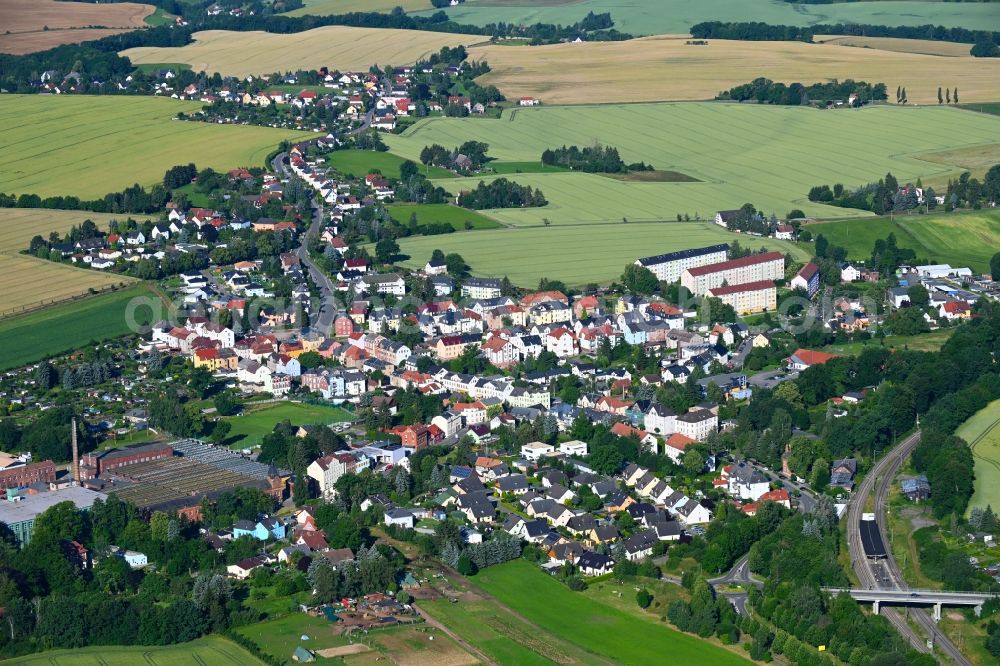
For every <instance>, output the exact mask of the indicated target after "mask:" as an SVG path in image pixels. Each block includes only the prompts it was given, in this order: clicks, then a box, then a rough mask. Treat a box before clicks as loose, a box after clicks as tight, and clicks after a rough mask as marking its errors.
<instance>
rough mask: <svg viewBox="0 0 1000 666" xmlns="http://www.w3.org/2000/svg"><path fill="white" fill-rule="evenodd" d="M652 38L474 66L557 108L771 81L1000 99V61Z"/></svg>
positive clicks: (509, 55) (912, 95)
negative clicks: (848, 82) (952, 91)
mask: <svg viewBox="0 0 1000 666" xmlns="http://www.w3.org/2000/svg"><path fill="white" fill-rule="evenodd" d="M686 41H687V40H686V39H684V38H676V37H674V38H665V37H647V38H643V39H634V40H630V41H625V42H589V43H577V44H574V43H569V44H554V45H551V46H537V47H518V48H514V47H510V46H499V45H487V46H482V47H477V48H474V49H472V51H471V57H473V58H476V59H485V60H487V61H489V63H490V67H491V68H492V71H491V72H490V73H489V74H486V75H485V76H483V77H481V78H480V79H479V81H480V82H481V83H483V84H487V83H492V84H494V85H496V86H497V87H499V88H500V89H501V90H502V91H503V92H504V94H505V95H507V97H509V98H516V97H518V96H522V95H533V96H536V97H539V98H540V99H541V100H542V102H543V103H548V104H585V103H600V102H647V101H659V100H698V99H711V98H713V97H715V96H716V95H717V94H718V93H719V91H721V90H728V89H729V88H732V87H733V86H736V85H740V84H742V83H747V82H749V81H752V80H753V79H755V78H757V77H759V76H764V77H767V78H769V79H772V80H775V81H782V82H785V83H791V82H795V81H798V82H801V83H806V84H809V83H817V82H821V81H828V80H830V79H834V78H836V79H840V80H843V79H848V78H853V79H858V80H864V81H869V82H874V83H885V84H886V85H887V86H888V87H889V89H890V91H892V93H890V98H891V99H894V93H895V89H896V87H897V86H902V87H905V88H906V91H907V97H908V99H909V102H910V103H911V104H937V89H938V86H942V87H948V88H955V87H957V88H958V89H959V93H960V100H961V101H962V102H978V101H994V100H998V99H1000V58H973V57H971V56H964V57H942V56H935V55H925V54H920V53H900V52H895V51H881V50H877V49H866V48H847V47H844V46H837V45H832V44H806V43H804V42H743V41H726V40H709V44H708V45H707V46H694V45H688V44H686V43H685V42H686Z"/></svg>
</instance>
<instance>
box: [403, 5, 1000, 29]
mask: <svg viewBox="0 0 1000 666" xmlns="http://www.w3.org/2000/svg"><path fill="white" fill-rule="evenodd" d="M433 11H437V10H433ZM445 11H446V12H447V14H448V18H450V19H452V20H454V21H457V22H459V23H471V24H474V25H485V24H487V23H497V22H504V23H514V24H522V23H538V22H541V23H562V24H568V23H574V22H576V21H579V20H580V19H582V18H583V17H584V16H585V15H586V14H587V12H594V13H595V14H600V13H603V12H611V18H612V19H614V21H615V28H617V29H618V30H621V31H623V32H628V33H631V34H633V35H657V34H663V33H674V34H680V33H686V32H688V30H689V29H690V28H691V26H692V25H694V24H695V23H700V22H702V21H762V22H764V23H779V24H785V25H813V24H816V23H869V24H873V25H925V24H927V23H932V24H934V25H944V26H946V27H965V28H972V29H978V30H996V29H997V28H1000V16H998V13H997V12H996V10H995V8H992V7H990V5H989V3H961V4H954V3H946V2H934V1H927V2H919V1H913V0H900V1H898V2H845V3H834V4H824V5H811V4H801V3H796V4H789V3H786V2H775V1H773V0H716V1H715V2H690V0H629V2H621V0H580V1H578V2H572V1H569V2H567V1H566V0H542V1H538V0H469V1H468V2H466V3H465V4H462V5H459V6H457V7H449V8H446V9H445ZM421 13H422V14H424V15H429V14H431V13H432V11H427V12H421Z"/></svg>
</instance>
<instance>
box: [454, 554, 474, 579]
mask: <svg viewBox="0 0 1000 666" xmlns="http://www.w3.org/2000/svg"><path fill="white" fill-rule="evenodd" d="M455 570H456V571H458V573H460V574H462V575H463V576H475V575H476V573H477V572H478V571H479V569H478V568H476V564H475V563H474V562H473V561H472V560H471V559H470V558H469V556H468V555H462V556H461V557H460V558H458V562H457V563H456V564H455Z"/></svg>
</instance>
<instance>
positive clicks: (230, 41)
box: [121, 25, 486, 77]
mask: <svg viewBox="0 0 1000 666" xmlns="http://www.w3.org/2000/svg"><path fill="white" fill-rule="evenodd" d="M193 37H194V43H192V44H187V45H185V46H140V47H136V48H132V49H128V50H126V51H122V53H121V55H123V56H126V57H128V58H130V59H131V60H132V62H134V63H144V62H185V63H188V64H189V65H191V67H192V68H193V69H194V70H196V71H201V70H204V71H206V72H210V73H214V72H219V73H220V74H222V75H224V76H239V77H244V76H251V75H259V74H269V73H271V72H276V71H279V72H284V71H288V70H291V71H295V70H298V69H317V68H319V67H323V66H326V67H329V68H330V69H331V70H334V69H336V70H340V71H350V70H360V71H368V68H369V67H371V66H372V65H373V64H378V65H380V66H382V67H385V66H386V65H409V64H412V63H414V62H416V61H417V60H420V59H421V58H423V57H426V56H429V55H430V54H432V53H436V52H437V51H439V50H441V47H442V46H458V45H460V44H476V43H479V42H482V41H483V40H484V39H486V38H485V37H483V36H482V35H458V34H452V33H443V32H429V31H423V30H422V31H411V30H394V29H388V28H354V27H348V26H339V25H335V26H326V27H323V28H316V29H314V30H307V31H305V32H296V33H293V34H277V33H271V32H259V31H254V32H235V31H229V30H205V31H202V32H196V33H195V34H194V35H193ZM359 44H364V48H358V45H359Z"/></svg>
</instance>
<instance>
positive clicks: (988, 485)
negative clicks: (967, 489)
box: [955, 400, 1000, 510]
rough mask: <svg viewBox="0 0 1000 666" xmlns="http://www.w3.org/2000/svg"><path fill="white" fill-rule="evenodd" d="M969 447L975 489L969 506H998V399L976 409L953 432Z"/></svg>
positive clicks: (999, 502)
mask: <svg viewBox="0 0 1000 666" xmlns="http://www.w3.org/2000/svg"><path fill="white" fill-rule="evenodd" d="M955 434H956V435H958V436H959V437H961V438H962V439H964V440H965V441H966V442H968V443H969V446H971V447H972V455H973V456H974V457H975V460H976V466H975V475H976V481H975V491H974V492H973V494H972V500H971V501H970V502H969V509H970V510H971V509H972V507H974V506H978V507H985V506H986V505H990V506H993V507H1000V400H995V401H993V402H991V403H990V404H989V405H987V406H986V407H985V408H983V409H981V410H979V411H978V412H976V413H975V414H973V415H972V417H971V418H970V419H969V420H968V421H966V422H965V423H963V424H962V426H961V427H960V428H959V429H958V430H957V431H956V432H955Z"/></svg>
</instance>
